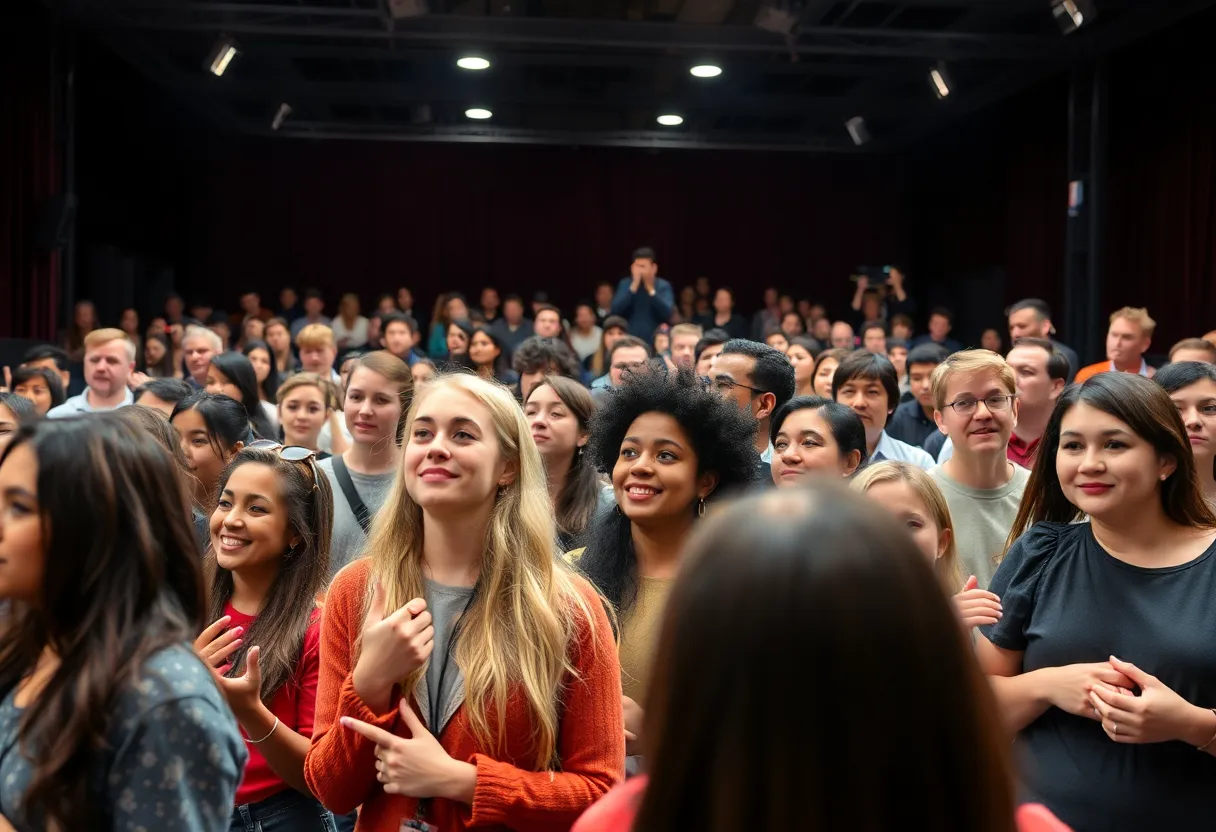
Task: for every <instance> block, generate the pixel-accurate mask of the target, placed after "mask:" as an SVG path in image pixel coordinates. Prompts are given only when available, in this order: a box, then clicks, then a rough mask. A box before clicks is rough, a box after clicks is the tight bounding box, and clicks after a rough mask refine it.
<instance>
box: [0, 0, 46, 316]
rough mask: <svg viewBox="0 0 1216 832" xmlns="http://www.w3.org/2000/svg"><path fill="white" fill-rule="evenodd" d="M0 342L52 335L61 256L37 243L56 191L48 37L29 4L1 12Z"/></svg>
mask: <svg viewBox="0 0 1216 832" xmlns="http://www.w3.org/2000/svg"><path fill="white" fill-rule="evenodd" d="M0 31H2V32H6V33H9V36H7V37H5V39H4V40H5V44H4V48H3V49H0V337H5V336H7V337H14V338H45V339H52V338H54V337H55V335H56V312H57V305H58V303H59V279H60V278H59V255H58V254H53V253H51V252H50V250H49V249H45V248H41V247H39V246H38V245H37V243H36V240H35V238H36V236H37V233H38V231H39V229H40V226H41V225H42V224H43V220H42V215H43V211H44V206H45V203H46V200H47V199H48V198H49V197H50V196H52V195H53V194H55V193H56V192H57V190H58V188H59V183H60V176H61V164H60V159H61V157H60V153H59V150H58V146H57V141H56V134H55V126H56V119H55V101H56V94H55V83H54V78H55V73H54V68H53V66H52V54H53V52H54V50H53V49H52V37H53V36H52V32H51V27H50V25H49V22H48V20H47V15H46V12H45V10H43V9H42V7H41V6H40V5H38V4H33V3H3V4H0Z"/></svg>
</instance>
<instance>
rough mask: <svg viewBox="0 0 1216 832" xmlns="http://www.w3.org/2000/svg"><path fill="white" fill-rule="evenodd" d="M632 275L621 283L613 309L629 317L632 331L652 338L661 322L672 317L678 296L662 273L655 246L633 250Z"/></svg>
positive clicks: (615, 312)
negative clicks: (653, 247) (660, 273)
mask: <svg viewBox="0 0 1216 832" xmlns="http://www.w3.org/2000/svg"><path fill="white" fill-rule="evenodd" d="M629 271H630V276H629V277H625V278H622V279H621V282H620V283H618V284H617V287H616V295H615V296H614V297H613V299H612V308H611V310H610V313H611V314H613V315H620V316H621V317H622V318H624V319H625V320H627V321H629V331H630V332H631V333H633V334H635V335H638V336H640V337H642V338H649V337H650V335H651V333H653V332H654V331H655V329H656V328H658V326H659V324H661V323H665V322H666V321H667V319H668V318H670V317H671V310H672V308H673V307H674V306H675V302H676V296H675V293H674V292H673V291H672V289H671V284H670V283H668V282H667V281H666V280H664V279H663V278H661V277H659V263H658V259H657V255H656V254H655V253H654V249H652V248H640V249H638V250H637V251H635V252H634V253H633V263H632V264H631V265H630V267H629Z"/></svg>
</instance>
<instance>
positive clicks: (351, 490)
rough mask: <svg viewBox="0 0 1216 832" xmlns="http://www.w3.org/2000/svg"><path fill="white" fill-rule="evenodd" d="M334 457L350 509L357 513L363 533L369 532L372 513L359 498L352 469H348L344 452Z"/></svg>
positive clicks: (336, 471) (336, 473)
mask: <svg viewBox="0 0 1216 832" xmlns="http://www.w3.org/2000/svg"><path fill="white" fill-rule="evenodd" d="M333 459H334V475H335V476H336V477H337V478H338V485H340V486H341V487H342V493H343V494H345V495H346V502H347V504H348V505H349V506H350V510H351V511H353V512H354V513H355V519H356V520H358V521H359V525H360V526H362V527H363V533H364V534H367V533H368V529H370V528H371V527H372V513H371V512H370V511H368V510H367V506H365V505H364V504H363V500H361V499H360V498H359V492H358V491H356V490H355V481H354V480H352V479H351V478H350V470H349V469H347V467H346V461H345V460H344V459H342V454H338V455H336V456H335V457H334V458H333Z"/></svg>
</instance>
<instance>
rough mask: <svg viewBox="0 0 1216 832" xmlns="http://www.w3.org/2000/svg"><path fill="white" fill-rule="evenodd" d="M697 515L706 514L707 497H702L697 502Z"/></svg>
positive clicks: (702, 515)
mask: <svg viewBox="0 0 1216 832" xmlns="http://www.w3.org/2000/svg"><path fill="white" fill-rule="evenodd" d="M697 516H698V517H704V516H705V498H704V497H702V498H701V502H699V503H697Z"/></svg>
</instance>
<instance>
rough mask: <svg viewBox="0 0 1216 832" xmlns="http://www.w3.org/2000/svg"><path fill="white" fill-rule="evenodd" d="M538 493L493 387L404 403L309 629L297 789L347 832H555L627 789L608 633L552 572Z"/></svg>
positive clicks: (459, 381)
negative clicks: (393, 449) (367, 512)
mask: <svg viewBox="0 0 1216 832" xmlns="http://www.w3.org/2000/svg"><path fill="white" fill-rule="evenodd" d="M546 482H547V481H546V477H545V471H544V466H543V464H542V462H541V458H540V454H539V452H538V451H537V449H536V444H535V443H534V442H533V441H532V439H531V437H530V435H529V429H528V424H527V422H526V421H525V420H524V417H523V413H522V411H521V410H520V408H519V405H518V404H516V403H515V401H514V399H513V398H512V396H511V394H510V393H509V392H508V391H507V390H506V388H503V387H501V386H499V385H495V384H493V383H490V382H487V381H484V380H481V379H478V378H476V377H473V376H471V375H467V374H453V375H448V376H439V377H437V378H436V379H435V380H433V381H431V382H428V383H427V384H426V386H424V387H423V388H421V389H420V391H419V392H418V395H417V397H416V400H415V402H414V404H413V406H412V407H411V409H410V411H409V414H408V417H407V424H406V431H405V445H404V447H403V449H402V456H401V465H400V469H399V472H398V476H397V479H396V482H395V484H394V486H393V489H392V492H391V494H390V495H389V498H388V500H387V501H386V503H385V505H384V507H383V508H382V510H381V511H380V513H379V515H378V516H377V517H376V520H375V522H374V524H373V526H372V533H371V537H370V540H369V543H368V550H367V556H366V557H364V558H361V559H359V560H358V561H356V562H354V563H352V564H351V565H350V566H348V567H347V568H346V569H344V570H342V572H340V573H339V574H338V576H337V577H336V578H335V579H334V582H333V585H332V586H331V587H330V591H329V595H328V599H327V601H326V609H325V621H324V625H323V629H322V644H323V647H322V657H321V678H320V690H319V693H318V697H317V714H316V722H315V725H316V728H315V731H314V737H313V743H312V747H311V749H310V750H309V752H308V757H307V760H306V762H305V776H306V778H307V781H308V784H309V787H310V788H311V789H312V790H313V792H314V794H316V795H317V796H318V797H319V798H320V800H321V802H322V803H324V804H325V805H326V806H327V807H328V808H330V809H332V810H333V811H335V812H338V813H348V812H350V811H352V810H353V809H354V808H355V807H356V806H361V807H362V808H361V809H360V812H359V824H358V827H357V828H358V829H359V830H372V831H373V832H399V830H402V829H411V828H412V829H431V830H441V832H446V830H457V829H465V828H468V827H470V826H476V827H479V828H480V827H484V828H492V829H507V828H510V829H566V828H568V827H569V826H570V825H571V824H572V823H573V822H574V820H575V819H576V818H577V817H578V815H579V813H580V812H581V811H582V810H583V809H585V808H586V807H587V806H589V805H590V804H591V803H593V802H594V801H595V800H596V799H597V798H598V797H600V796H601V795H602V794H604V793H605V792H607V791H608V789H609V788H611V787H612V785H613V784H615V783H616V782H618V781H620V780H621V779H622V778H623V776H624V761H625V746H624V737H623V734H622V732H621V724H622V712H621V682H620V673H621V669H620V663H619V660H618V658H617V652H616V648H615V645H614V643H613V635H612V628H611V625H610V623H609V621H608V618H607V614H606V612H605V609H604V606H603V604H602V603H601V600H600V598H599V596H598V595H597V594H596V593H595V591H594V590H593V589H592V588H591V587H590V585H589V584H587V583H586V582H585V581H583V580H582V579H581V578H579V577H577V576H575V575H574V574H573V573H572V572H571V571H570V570H569V568H568V567H566V566H564V565H563V564H562V563H561V562H560V561H559V560H558V559H556V558H555V557H554V540H555V527H554V520H553V510H552V507H551V505H550V501H549V494H548V490H547V486H546ZM339 721H340V722H341V724H340V725H339V724H337V723H338V722H339Z"/></svg>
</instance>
